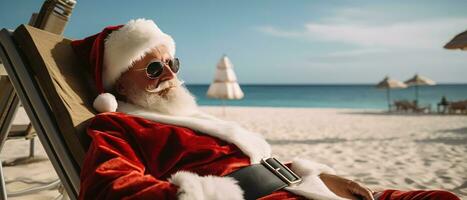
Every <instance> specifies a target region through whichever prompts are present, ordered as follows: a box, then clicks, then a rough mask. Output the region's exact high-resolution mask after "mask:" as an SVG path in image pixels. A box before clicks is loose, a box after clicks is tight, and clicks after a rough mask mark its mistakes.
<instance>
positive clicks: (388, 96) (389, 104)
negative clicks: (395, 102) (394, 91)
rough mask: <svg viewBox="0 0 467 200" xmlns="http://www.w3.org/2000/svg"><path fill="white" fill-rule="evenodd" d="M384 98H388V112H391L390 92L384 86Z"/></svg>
mask: <svg viewBox="0 0 467 200" xmlns="http://www.w3.org/2000/svg"><path fill="white" fill-rule="evenodd" d="M386 98H387V100H388V112H391V94H390V91H389V88H386Z"/></svg>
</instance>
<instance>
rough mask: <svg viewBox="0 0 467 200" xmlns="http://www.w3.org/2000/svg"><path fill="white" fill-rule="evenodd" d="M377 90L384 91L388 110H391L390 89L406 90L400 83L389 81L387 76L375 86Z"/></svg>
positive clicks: (405, 86)
mask: <svg viewBox="0 0 467 200" xmlns="http://www.w3.org/2000/svg"><path fill="white" fill-rule="evenodd" d="M376 87H377V88H380V89H386V97H387V100H388V110H391V92H390V90H391V89H401V88H407V85H406V84H405V83H402V82H401V81H398V80H395V79H391V78H389V77H388V76H386V77H384V79H383V80H382V81H381V82H379V83H378V84H377V85H376Z"/></svg>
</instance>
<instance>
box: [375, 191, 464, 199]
mask: <svg viewBox="0 0 467 200" xmlns="http://www.w3.org/2000/svg"><path fill="white" fill-rule="evenodd" d="M378 200H460V198H459V197H457V196H456V195H454V194H452V193H450V192H448V191H443V190H414V191H399V190H385V191H383V194H382V195H381V197H380V198H379V199H378Z"/></svg>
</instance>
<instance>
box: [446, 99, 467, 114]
mask: <svg viewBox="0 0 467 200" xmlns="http://www.w3.org/2000/svg"><path fill="white" fill-rule="evenodd" d="M458 111H459V113H461V114H464V113H465V114H467V100H464V101H455V102H451V103H450V104H449V105H448V113H450V114H456V113H457V112H458Z"/></svg>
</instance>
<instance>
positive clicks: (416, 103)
mask: <svg viewBox="0 0 467 200" xmlns="http://www.w3.org/2000/svg"><path fill="white" fill-rule="evenodd" d="M415 106H418V85H415Z"/></svg>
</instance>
